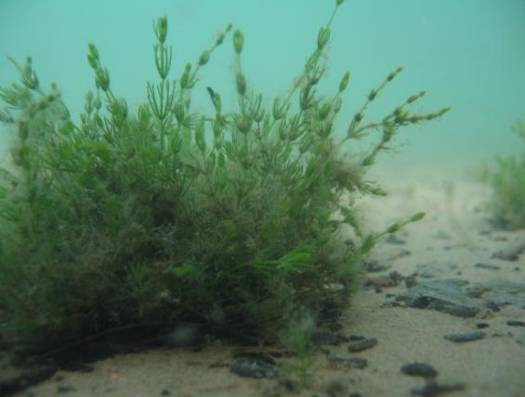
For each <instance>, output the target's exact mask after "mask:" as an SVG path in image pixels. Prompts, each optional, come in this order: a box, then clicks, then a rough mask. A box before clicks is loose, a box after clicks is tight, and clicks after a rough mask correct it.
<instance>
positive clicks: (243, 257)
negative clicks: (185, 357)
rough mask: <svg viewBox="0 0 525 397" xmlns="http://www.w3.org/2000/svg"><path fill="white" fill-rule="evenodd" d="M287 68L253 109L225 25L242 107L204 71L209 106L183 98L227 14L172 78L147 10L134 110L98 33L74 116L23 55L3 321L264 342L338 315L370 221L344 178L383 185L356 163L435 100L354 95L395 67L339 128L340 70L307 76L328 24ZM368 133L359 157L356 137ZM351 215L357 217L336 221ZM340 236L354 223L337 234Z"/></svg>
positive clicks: (52, 329)
mask: <svg viewBox="0 0 525 397" xmlns="http://www.w3.org/2000/svg"><path fill="white" fill-rule="evenodd" d="M342 3H343V1H342V0H338V1H336V2H335V8H334V11H333V14H332V15H331V17H330V19H329V21H328V23H327V24H326V26H323V27H322V28H321V29H320V30H319V34H318V36H317V43H316V46H315V49H314V50H313V52H312V54H311V55H310V56H309V58H308V60H307V62H306V64H305V66H304V70H303V71H302V73H301V75H300V78H299V79H297V81H296V83H295V84H294V85H293V87H292V89H291V90H290V92H289V93H288V95H287V96H285V97H284V98H275V99H274V101H273V105H272V106H271V107H270V108H269V109H267V108H265V107H264V106H263V103H264V102H263V97H262V95H261V94H258V93H257V92H256V91H255V89H254V88H253V87H251V86H250V85H249V84H248V81H247V78H246V75H245V72H244V70H243V68H242V52H243V47H244V36H243V34H242V33H241V32H240V31H239V30H236V31H234V32H233V34H232V36H233V37H232V39H233V47H234V57H235V65H236V67H235V87H236V95H237V100H238V106H237V108H236V109H233V110H226V109H224V108H223V106H222V101H221V95H220V93H219V92H218V91H217V90H215V89H213V88H212V87H208V88H207V91H208V94H209V96H210V100H211V102H212V104H213V107H214V111H215V112H214V114H213V115H205V114H199V113H197V112H195V111H193V110H192V107H191V96H192V92H193V90H194V89H195V87H196V86H197V83H198V79H197V76H198V73H200V72H201V70H202V69H203V68H204V67H205V66H206V65H207V64H208V63H209V60H210V57H211V56H212V55H213V53H214V51H215V50H216V49H217V48H218V47H220V46H221V45H222V44H223V42H224V40H225V38H226V36H227V35H228V34H230V33H231V32H232V30H233V29H232V27H231V26H228V27H227V28H226V29H225V30H224V31H223V32H222V33H220V34H219V35H218V36H217V38H216V40H215V41H214V43H213V45H211V46H210V47H209V48H208V49H206V50H204V51H203V52H202V53H201V55H200V56H199V58H198V59H197V61H196V62H195V63H194V64H191V63H188V64H187V65H186V66H185V67H184V69H183V70H182V72H181V74H180V76H179V78H178V79H177V80H175V79H172V77H171V60H172V49H171V47H170V46H169V45H168V44H167V43H166V39H167V32H168V23H167V18H165V17H161V18H159V19H158V20H157V21H156V22H155V24H154V33H155V37H156V44H155V46H154V59H155V66H156V69H157V72H158V81H157V82H149V83H147V87H146V88H147V101H146V102H145V103H143V104H142V105H140V106H138V108H137V110H136V111H131V110H130V109H129V107H128V104H127V102H126V100H125V99H123V98H120V97H118V96H117V94H116V93H114V92H113V90H112V87H111V80H110V74H109V72H108V70H107V69H106V68H105V67H104V65H103V63H102V60H101V58H100V54H99V52H98V50H97V48H96V46H95V45H94V44H89V47H88V57H87V58H88V63H89V65H90V66H91V68H92V69H93V72H94V76H95V86H96V90H95V91H94V92H89V93H88V94H87V95H86V99H85V105H84V111H83V113H82V114H81V115H80V121H79V122H78V123H77V122H75V121H74V120H73V119H72V118H71V116H70V114H69V112H68V111H67V107H66V106H65V104H64V103H63V101H62V99H61V96H60V92H59V90H58V88H57V87H56V86H52V87H51V89H50V90H49V91H44V90H43V88H42V87H41V86H40V84H39V81H38V78H37V76H36V74H35V72H34V70H33V67H32V63H31V59H30V58H28V59H27V61H26V62H25V64H24V65H23V66H18V65H17V64H16V63H15V65H16V66H17V68H18V69H19V71H20V74H21V82H20V83H14V84H12V85H10V86H7V87H4V88H2V89H1V90H0V98H1V99H2V100H3V102H4V103H5V105H6V107H5V109H3V110H2V112H1V113H0V119H1V120H2V121H3V122H5V123H9V124H10V125H12V126H13V128H14V129H15V130H16V132H17V134H18V135H17V140H16V143H15V144H14V146H13V147H12V151H11V156H12V161H13V165H14V168H13V169H10V170H8V169H2V171H1V175H0V176H1V178H2V179H1V189H0V218H1V220H2V222H1V225H0V236H1V246H0V302H1V303H0V305H1V306H0V310H1V319H0V327H1V328H0V333H1V334H2V335H3V336H4V338H6V339H13V338H15V339H16V340H17V341H18V342H19V343H20V344H23V346H24V347H34V348H38V349H43V348H50V347H51V346H59V345H61V344H65V343H67V342H75V341H79V340H81V339H82V338H84V337H91V336H93V335H99V334H103V333H106V332H110V331H112V330H115V329H122V328H126V327H128V328H129V327H137V328H138V327H148V328H151V329H154V330H162V329H165V328H166V327H170V326H173V325H174V324H177V323H179V322H186V323H193V324H199V325H200V326H201V327H203V328H205V329H206V330H207V332H211V333H214V334H216V335H223V336H228V337H238V338H240V339H242V340H245V341H246V340H247V341H261V340H262V341H276V340H278V339H279V338H280V334H281V331H282V330H283V329H286V327H287V326H288V322H289V319H291V318H296V317H297V316H296V313H300V312H306V313H308V316H311V318H314V319H315V321H316V322H321V321H324V320H330V319H334V318H335V317H337V315H338V313H340V311H341V309H342V308H343V307H344V305H345V304H346V303H347V300H348V297H349V295H350V293H351V292H352V289H353V286H354V284H355V280H356V276H357V273H358V271H359V263H360V261H361V259H362V258H363V256H364V255H366V254H367V253H368V252H369V251H370V249H372V247H373V246H374V244H375V243H376V241H377V239H379V238H380V237H381V236H382V235H383V234H384V233H392V232H395V231H396V230H397V229H399V228H400V227H403V226H404V225H405V224H406V223H409V222H413V221H417V220H419V219H421V218H422V216H423V215H422V214H421V213H419V214H415V215H413V216H411V217H409V218H408V219H407V220H406V221H404V222H399V223H395V224H393V225H392V226H391V227H390V228H388V229H387V230H386V231H385V232H383V233H378V234H375V235H374V234H370V235H365V234H364V233H363V232H362V230H361V227H360V224H359V222H358V220H357V217H356V214H355V210H354V208H353V206H352V202H353V201H352V198H353V197H354V196H355V194H356V193H363V194H365V193H366V194H383V192H382V190H381V189H380V188H379V187H378V186H377V185H375V184H373V183H371V182H368V181H366V180H365V179H364V174H365V172H366V170H367V168H368V167H369V166H371V165H372V164H373V163H374V160H375V159H376V156H377V155H378V153H380V152H381V151H382V150H384V149H385V148H386V145H387V144H388V143H389V142H390V141H391V139H392V138H393V137H394V136H395V134H396V132H397V131H398V129H399V128H401V127H403V126H406V125H410V124H416V123H420V122H423V121H428V120H433V119H435V118H438V117H440V116H441V115H443V114H444V113H445V112H446V111H447V110H448V109H446V108H445V109H443V110H440V111H438V112H432V113H428V114H413V113H411V112H410V105H411V104H413V103H414V102H416V101H418V100H419V99H420V98H421V97H422V96H423V95H424V92H420V93H417V94H415V95H413V96H410V97H409V98H408V99H407V100H405V101H403V102H402V103H401V104H400V105H399V106H398V107H396V108H395V109H394V110H393V111H392V112H390V113H389V114H387V115H386V116H385V117H384V118H383V119H381V120H379V121H369V122H368V121H366V118H365V115H366V110H367V108H368V106H369V105H371V103H372V102H374V101H375V99H376V98H377V96H378V95H379V94H380V93H381V92H382V90H383V89H384V88H385V87H386V86H387V85H388V84H389V83H390V82H391V81H392V80H394V79H395V78H396V77H397V75H398V74H399V73H400V72H401V68H398V69H396V70H394V71H392V72H391V73H390V74H388V76H387V77H386V78H385V79H384V81H383V82H382V83H381V84H380V85H379V86H378V87H377V88H375V89H373V90H372V91H370V93H369V95H368V97H367V98H366V100H365V102H364V104H363V106H362V107H361V108H360V110H359V111H358V112H357V113H356V114H355V116H354V117H353V119H352V120H351V122H350V123H349V125H348V128H347V131H346V134H345V136H344V137H343V138H340V137H339V138H338V136H337V135H336V134H335V120H336V118H337V116H338V113H339V111H340V109H341V106H342V98H341V97H342V94H343V92H344V91H345V90H346V88H347V86H348V85H349V82H350V73H349V72H347V73H345V74H344V75H343V76H342V78H341V81H340V83H339V86H338V87H337V90H336V92H335V94H333V95H331V96H322V95H320V94H319V93H318V90H317V86H318V83H319V81H320V80H321V79H322V78H323V76H324V74H325V65H324V63H323V59H324V54H325V51H326V47H327V44H328V42H329V40H330V32H331V25H332V23H333V20H334V16H335V14H336V11H337V9H338V7H339V6H340V5H341V4H342ZM374 130H377V131H380V132H381V138H380V140H379V142H377V143H376V144H375V145H374V146H373V148H372V149H371V150H370V151H369V152H368V153H366V154H365V155H364V156H362V157H361V158H359V157H358V156H350V152H349V150H348V146H350V143H351V141H352V140H355V139H359V138H361V137H363V136H365V135H366V134H367V133H368V132H370V131H374ZM350 231H353V233H350ZM352 235H353V236H354V237H351V236H352Z"/></svg>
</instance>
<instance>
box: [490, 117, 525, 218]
mask: <svg viewBox="0 0 525 397" xmlns="http://www.w3.org/2000/svg"><path fill="white" fill-rule="evenodd" d="M514 131H515V132H516V133H517V134H518V136H520V137H521V138H522V139H523V140H524V143H525V122H520V123H517V124H516V126H515V127H514ZM524 149H525V146H524ZM481 179H482V180H483V181H485V182H487V183H488V184H489V185H490V186H491V187H492V190H493V193H494V196H493V199H492V201H491V203H490V209H491V211H492V213H493V215H494V218H495V221H496V222H497V223H498V224H500V225H501V226H505V227H511V228H525V150H524V151H523V152H522V153H521V154H520V155H516V156H507V157H503V156H500V157H496V160H495V162H494V163H493V164H490V165H485V166H484V169H483V170H482V175H481Z"/></svg>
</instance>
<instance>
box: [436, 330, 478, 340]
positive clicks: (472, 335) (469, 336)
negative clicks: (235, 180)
mask: <svg viewBox="0 0 525 397" xmlns="http://www.w3.org/2000/svg"><path fill="white" fill-rule="evenodd" d="M485 336H486V334H485V332H482V331H472V332H466V333H462V334H448V335H445V336H444V337H443V338H445V339H446V340H449V341H451V342H455V343H463V342H471V341H475V340H479V339H483V338H484V337H485Z"/></svg>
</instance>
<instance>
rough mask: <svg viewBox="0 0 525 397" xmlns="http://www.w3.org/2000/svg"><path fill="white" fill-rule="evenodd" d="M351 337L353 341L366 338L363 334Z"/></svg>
mask: <svg viewBox="0 0 525 397" xmlns="http://www.w3.org/2000/svg"><path fill="white" fill-rule="evenodd" d="M349 339H350V340H351V341H353V342H355V341H357V340H365V339H366V337H364V336H362V335H350V337H349Z"/></svg>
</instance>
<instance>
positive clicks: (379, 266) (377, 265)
mask: <svg viewBox="0 0 525 397" xmlns="http://www.w3.org/2000/svg"><path fill="white" fill-rule="evenodd" d="M389 267H390V266H388V265H385V264H384V263H382V262H379V261H377V260H370V261H366V262H365V263H364V268H365V270H366V271H367V272H369V273H376V272H382V271H383V270H387V269H388V268H389Z"/></svg>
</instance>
